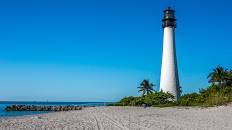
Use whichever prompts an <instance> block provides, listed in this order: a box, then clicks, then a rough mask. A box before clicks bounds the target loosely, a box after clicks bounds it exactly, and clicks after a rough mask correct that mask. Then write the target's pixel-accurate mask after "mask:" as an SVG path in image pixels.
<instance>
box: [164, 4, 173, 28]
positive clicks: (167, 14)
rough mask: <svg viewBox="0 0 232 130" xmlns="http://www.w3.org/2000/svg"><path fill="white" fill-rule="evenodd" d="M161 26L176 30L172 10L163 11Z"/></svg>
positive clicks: (169, 8)
mask: <svg viewBox="0 0 232 130" xmlns="http://www.w3.org/2000/svg"><path fill="white" fill-rule="evenodd" d="M162 26H163V28H165V27H174V28H176V19H175V10H172V9H171V7H168V9H166V10H164V17H163V19H162Z"/></svg>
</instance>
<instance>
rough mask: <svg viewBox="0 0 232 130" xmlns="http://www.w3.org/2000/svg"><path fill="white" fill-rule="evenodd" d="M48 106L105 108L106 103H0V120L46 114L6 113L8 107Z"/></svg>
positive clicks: (32, 112)
mask: <svg viewBox="0 0 232 130" xmlns="http://www.w3.org/2000/svg"><path fill="white" fill-rule="evenodd" d="M14 104H16V105H38V106H39V105H41V106H44V105H48V106H52V105H54V106H67V105H75V106H105V105H107V104H108V103H106V102H0V118H1V117H14V116H24V115H34V114H43V113H48V112H35V111H20V112H7V111H5V110H4V109H5V107H6V106H9V105H14Z"/></svg>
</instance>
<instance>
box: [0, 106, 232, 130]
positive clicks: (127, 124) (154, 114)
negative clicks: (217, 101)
mask: <svg viewBox="0 0 232 130" xmlns="http://www.w3.org/2000/svg"><path fill="white" fill-rule="evenodd" d="M32 129H33V130H35V129H36V130H195V129H197V130H231V129H232V105H229V106H220V107H213V108H187V107H185V108H184V107H183V108H181V107H178V108H153V107H150V108H141V107H93V108H84V109H83V110H79V111H67V112H54V113H48V114H41V115H30V116H22V117H14V118H7V119H6V118H5V119H0V130H32Z"/></svg>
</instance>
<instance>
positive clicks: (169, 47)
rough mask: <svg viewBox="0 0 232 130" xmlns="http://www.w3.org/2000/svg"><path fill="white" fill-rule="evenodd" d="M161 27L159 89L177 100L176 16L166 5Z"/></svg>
mask: <svg viewBox="0 0 232 130" xmlns="http://www.w3.org/2000/svg"><path fill="white" fill-rule="evenodd" d="M162 27H163V56H162V65H161V76H160V91H163V92H169V93H171V94H172V95H173V96H174V97H175V100H178V98H179V96H180V92H179V91H180V90H179V88H180V86H179V78H178V67H177V59H176V46H175V28H176V18H175V10H173V9H171V8H170V7H168V8H167V9H166V10H164V16H163V19H162Z"/></svg>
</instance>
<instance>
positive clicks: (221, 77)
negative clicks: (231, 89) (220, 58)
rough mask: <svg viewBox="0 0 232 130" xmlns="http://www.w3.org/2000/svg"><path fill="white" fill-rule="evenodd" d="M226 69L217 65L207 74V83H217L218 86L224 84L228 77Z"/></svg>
mask: <svg viewBox="0 0 232 130" xmlns="http://www.w3.org/2000/svg"><path fill="white" fill-rule="evenodd" d="M228 74H229V72H228V69H224V68H223V67H221V66H217V67H216V68H215V69H213V72H211V73H210V74H209V75H208V79H209V83H213V84H218V85H219V86H224V85H225V84H226V79H227V77H228Z"/></svg>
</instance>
